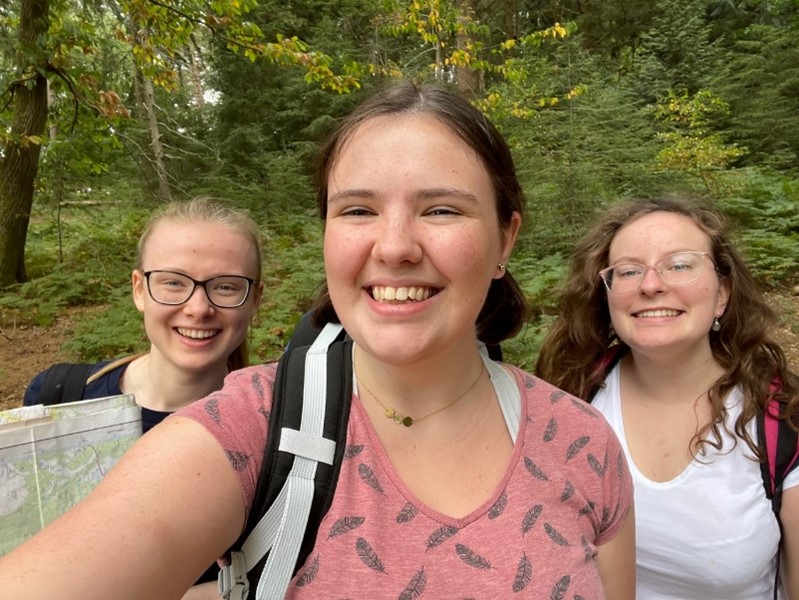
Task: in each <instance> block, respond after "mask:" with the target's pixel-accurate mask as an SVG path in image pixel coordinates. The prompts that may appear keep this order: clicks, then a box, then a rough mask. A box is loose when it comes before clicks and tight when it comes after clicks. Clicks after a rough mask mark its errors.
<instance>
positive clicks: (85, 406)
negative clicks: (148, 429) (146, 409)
mask: <svg viewBox="0 0 799 600" xmlns="http://www.w3.org/2000/svg"><path fill="white" fill-rule="evenodd" d="M139 437H141V409H140V408H139V407H138V406H137V405H136V403H135V402H134V400H133V396H130V395H127V396H111V397H108V398H98V399H94V400H81V401H80V402H70V403H68V404H58V405H54V406H42V405H36V406H25V407H21V408H15V409H12V410H7V411H2V412H0V556H2V555H3V554H6V553H7V552H9V551H10V550H12V549H14V548H15V547H16V546H18V545H19V544H21V543H22V542H24V541H25V540H26V539H28V538H29V537H31V536H32V535H33V534H35V533H36V532H37V531H39V530H40V529H41V528H42V527H44V526H45V525H47V524H48V523H50V522H51V521H52V520H54V519H55V518H56V517H58V516H59V515H60V514H61V513H63V512H64V511H66V510H67V509H68V508H70V507H71V506H72V505H73V504H75V503H76V502H78V501H79V500H81V499H82V498H84V497H85V496H86V495H87V494H88V493H89V492H90V491H91V490H92V489H93V488H94V486H96V485H97V483H98V482H99V481H100V480H101V479H102V478H103V477H104V476H105V474H106V473H107V472H108V470H109V469H110V468H111V467H112V466H113V465H114V464H115V463H116V462H117V461H118V460H119V458H120V457H121V456H122V454H124V452H125V451H126V450H127V449H128V448H130V446H131V445H132V444H133V443H134V442H135V441H136V439H138V438H139Z"/></svg>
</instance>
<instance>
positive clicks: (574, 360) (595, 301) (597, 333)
mask: <svg viewBox="0 0 799 600" xmlns="http://www.w3.org/2000/svg"><path fill="white" fill-rule="evenodd" d="M655 212H669V213H676V214H679V215H684V216H686V217H688V218H690V219H691V220H692V221H693V222H694V223H695V224H696V226H697V227H699V228H700V229H701V230H702V231H703V232H704V233H705V234H706V235H707V236H708V238H709V240H710V247H711V250H710V253H711V258H712V260H713V263H714V264H715V266H716V272H717V273H718V275H719V277H721V278H723V279H725V280H726V283H727V285H728V286H729V290H730V296H729V300H728V302H727V307H726V310H725V312H724V315H722V316H721V317H720V323H721V329H720V330H719V331H710V332H709V335H710V347H711V351H712V352H713V356H714V358H715V359H716V360H717V361H718V363H719V364H720V365H721V366H722V367H723V368H724V370H725V372H724V374H723V375H722V376H721V377H720V378H719V379H718V380H717V381H716V382H715V383H714V384H713V386H712V388H711V389H710V391H709V393H708V396H709V398H710V401H711V404H712V417H713V418H712V420H711V422H710V423H709V424H708V425H707V426H705V427H704V428H702V429H701V430H700V431H699V432H698V433H697V435H696V436H695V437H694V440H692V446H694V445H696V446H698V447H700V449H701V447H702V446H703V445H704V444H710V445H712V446H714V447H719V444H720V442H718V440H720V439H721V438H720V436H719V426H720V425H721V424H722V423H723V422H724V418H725V416H726V409H725V408H724V398H725V397H726V395H727V394H728V392H729V391H730V390H731V389H732V388H734V387H735V386H737V385H740V386H741V389H742V390H743V396H744V407H743V411H742V413H741V415H740V416H739V417H738V419H737V420H736V422H735V427H734V429H735V433H736V434H737V435H738V437H740V438H741V439H743V440H744V441H745V442H746V443H747V445H748V446H749V447H750V448H751V449H752V450H753V452H755V453H756V454H757V456H758V457H760V458H763V454H762V452H761V450H759V449H758V447H757V444H756V442H755V441H754V440H752V438H751V436H750V435H749V434H748V433H747V431H746V424H747V423H748V422H750V421H751V420H752V419H753V418H754V417H755V416H756V415H758V414H760V413H762V412H763V411H764V410H765V407H766V405H767V403H768V399H769V398H770V397H771V392H770V389H769V388H770V386H771V384H772V381H773V380H774V379H775V377H776V378H779V380H780V382H781V384H782V390H781V392H779V393H778V394H777V398H778V399H779V400H780V401H781V403H782V407H783V410H782V417H783V418H786V419H789V420H790V421H791V422H794V423H795V422H796V421H797V419H798V418H799V385H798V382H797V378H796V376H795V375H794V374H792V373H790V372H789V371H788V367H787V363H786V360H785V354H784V353H783V351H782V349H781V348H780V346H779V345H778V344H777V343H776V342H775V341H774V340H772V339H771V338H770V337H769V335H768V333H769V329H770V328H771V327H772V326H773V324H774V322H775V320H776V317H775V314H774V311H773V310H772V309H771V308H769V306H768V305H767V304H766V302H765V300H764V299H763V296H762V294H761V292H760V290H759V288H758V286H757V283H756V282H755V279H754V277H753V276H752V274H751V272H750V271H749V269H748V267H747V266H746V263H745V262H744V260H743V258H742V257H741V255H740V254H739V252H738V251H737V250H736V249H735V247H734V246H733V244H732V242H731V240H730V236H729V232H728V226H727V224H726V222H725V221H724V219H723V218H722V217H721V216H720V215H719V214H718V213H717V212H715V211H714V210H712V209H711V208H710V207H708V206H705V205H703V204H700V203H697V202H690V201H686V200H680V199H676V198H655V199H644V200H633V201H629V202H624V203H621V204H616V205H614V206H611V207H610V208H609V209H605V212H604V214H602V215H601V216H599V217H598V219H597V221H596V223H595V225H594V226H593V227H592V228H591V229H590V230H589V231H588V233H586V234H585V235H584V236H583V238H582V239H581V240H580V241H579V242H578V243H577V246H576V247H575V250H574V254H573V257H572V261H571V267H570V270H569V274H568V276H567V278H566V281H565V283H564V286H563V289H562V291H561V294H560V297H559V304H558V315H557V317H556V318H555V321H554V322H553V324H552V326H551V328H550V329H549V331H548V333H547V336H546V338H545V340H544V344H543V347H542V349H541V353H540V354H539V356H538V362H537V364H536V374H537V375H539V376H540V377H542V378H543V379H545V380H547V381H549V382H551V383H552V384H554V385H556V386H558V387H560V388H562V389H564V390H566V391H568V392H570V393H572V394H574V395H576V396H578V397H580V398H583V399H589V398H591V397H593V395H594V394H595V393H596V392H597V390H598V389H599V388H600V387H601V386H602V384H603V381H604V378H605V373H604V370H603V369H602V368H601V366H600V365H601V361H602V358H603V357H604V356H605V354H606V351H607V349H608V348H609V347H610V346H611V345H613V344H617V343H618V344H621V345H622V346H624V342H622V341H621V340H620V339H619V338H618V337H617V336H616V334H615V332H614V331H613V328H612V326H611V321H610V313H609V310H608V302H607V295H606V292H605V288H604V286H603V285H602V282H601V279H600V277H599V271H600V270H601V269H603V268H605V267H607V266H608V255H609V250H610V245H611V243H612V241H613V239H614V237H615V236H616V233H617V232H618V231H619V229H621V228H622V227H623V226H625V225H627V224H628V223H630V222H632V221H634V220H636V219H638V218H640V217H642V216H644V215H647V214H651V213H655ZM711 431H712V432H713V434H714V437H715V440H717V441H716V442H713V441H710V440H709V439H708V438H709V436H708V434H709V432H711Z"/></svg>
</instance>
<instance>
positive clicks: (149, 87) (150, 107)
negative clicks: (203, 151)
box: [144, 75, 172, 202]
mask: <svg viewBox="0 0 799 600" xmlns="http://www.w3.org/2000/svg"><path fill="white" fill-rule="evenodd" d="M144 109H145V110H146V111H147V130H148V131H149V132H150V148H152V150H153V156H152V160H153V168H154V169H155V174H156V177H157V178H158V195H159V197H160V198H161V200H163V201H164V202H169V201H170V200H172V191H171V190H170V188H169V178H168V174H167V170H166V162H165V155H164V145H163V144H162V143H161V129H160V127H159V126H158V115H157V114H156V112H155V94H154V92H153V82H152V80H151V79H150V78H149V77H147V76H146V75H145V77H144Z"/></svg>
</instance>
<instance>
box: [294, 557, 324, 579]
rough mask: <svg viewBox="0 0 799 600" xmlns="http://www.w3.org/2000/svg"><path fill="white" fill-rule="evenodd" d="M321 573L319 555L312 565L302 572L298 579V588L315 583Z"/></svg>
mask: <svg viewBox="0 0 799 600" xmlns="http://www.w3.org/2000/svg"><path fill="white" fill-rule="evenodd" d="M318 573H319V555H318V554H317V555H316V556H314V559H313V560H312V561H311V564H310V565H308V568H307V569H305V570H304V571H303V572H302V575H300V576H299V577H298V578H297V583H296V585H297V587H305V586H306V585H308V584H309V583H313V580H314V579H316V576H317V574H318Z"/></svg>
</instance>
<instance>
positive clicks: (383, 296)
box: [372, 285, 432, 302]
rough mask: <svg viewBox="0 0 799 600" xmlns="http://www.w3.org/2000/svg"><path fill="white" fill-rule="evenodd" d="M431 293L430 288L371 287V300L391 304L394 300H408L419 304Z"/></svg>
mask: <svg viewBox="0 0 799 600" xmlns="http://www.w3.org/2000/svg"><path fill="white" fill-rule="evenodd" d="M431 294H432V291H431V289H430V288H425V287H398V288H394V287H386V286H377V285H376V286H373V287H372V298H374V299H375V300H377V301H378V302H391V301H393V300H396V301H398V302H406V301H408V300H411V301H415V302H421V301H422V300H427V299H428V298H429V297H430V295H431Z"/></svg>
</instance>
